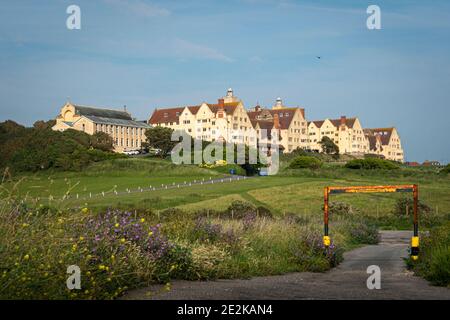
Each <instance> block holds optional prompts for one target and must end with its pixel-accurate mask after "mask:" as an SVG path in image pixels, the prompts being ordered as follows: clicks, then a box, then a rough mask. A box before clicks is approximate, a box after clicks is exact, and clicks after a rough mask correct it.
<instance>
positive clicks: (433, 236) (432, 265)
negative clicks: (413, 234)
mask: <svg viewBox="0 0 450 320" xmlns="http://www.w3.org/2000/svg"><path fill="white" fill-rule="evenodd" d="M420 250H421V251H420V257H419V259H418V260H417V261H413V260H408V266H409V267H410V268H411V269H412V270H414V271H415V272H416V274H418V275H420V276H422V277H424V278H425V279H427V280H429V281H430V282H431V283H433V284H435V285H438V286H446V287H450V222H448V221H447V223H445V224H444V225H442V226H438V227H435V228H433V229H432V230H431V231H430V234H429V235H424V236H422V237H421V244H420Z"/></svg>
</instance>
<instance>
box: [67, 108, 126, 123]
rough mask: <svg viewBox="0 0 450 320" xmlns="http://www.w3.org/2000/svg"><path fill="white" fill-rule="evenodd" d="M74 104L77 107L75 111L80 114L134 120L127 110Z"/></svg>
mask: <svg viewBox="0 0 450 320" xmlns="http://www.w3.org/2000/svg"><path fill="white" fill-rule="evenodd" d="M73 106H74V108H75V113H76V114H77V115H80V116H95V117H103V118H113V119H123V120H133V119H132V118H131V115H130V114H129V113H128V112H126V111H120V110H113V109H103V108H95V107H86V106H80V105H73Z"/></svg>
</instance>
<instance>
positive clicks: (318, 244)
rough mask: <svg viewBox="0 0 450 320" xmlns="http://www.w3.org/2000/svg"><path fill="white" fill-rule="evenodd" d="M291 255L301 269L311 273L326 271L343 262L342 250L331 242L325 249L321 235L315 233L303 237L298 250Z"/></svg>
mask: <svg viewBox="0 0 450 320" xmlns="http://www.w3.org/2000/svg"><path fill="white" fill-rule="evenodd" d="M293 255H294V257H295V259H296V260H297V262H298V263H299V264H300V265H301V266H302V267H304V268H305V269H306V270H308V271H312V272H324V271H327V270H329V269H330V268H333V267H336V266H337V265H338V264H339V263H340V262H341V261H342V260H343V252H342V250H341V249H340V248H338V247H337V246H336V244H335V243H333V242H332V243H331V245H330V246H329V247H325V246H324V245H323V240H322V235H321V234H319V233H316V232H313V233H309V234H307V235H306V236H303V237H302V239H301V246H300V248H297V249H295V250H294V254H293Z"/></svg>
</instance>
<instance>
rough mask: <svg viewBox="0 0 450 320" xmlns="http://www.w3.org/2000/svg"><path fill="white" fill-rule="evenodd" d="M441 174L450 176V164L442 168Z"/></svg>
mask: <svg viewBox="0 0 450 320" xmlns="http://www.w3.org/2000/svg"><path fill="white" fill-rule="evenodd" d="M440 173H442V174H449V173H450V163H449V164H447V165H446V166H445V167H444V168H442V169H441V171H440Z"/></svg>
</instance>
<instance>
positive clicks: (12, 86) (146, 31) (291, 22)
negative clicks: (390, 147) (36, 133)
mask: <svg viewBox="0 0 450 320" xmlns="http://www.w3.org/2000/svg"><path fill="white" fill-rule="evenodd" d="M71 4H76V5H78V6H80V8H81V13H82V17H81V18H82V29H81V30H72V31H71V30H68V29H67V28H66V19H67V17H68V15H67V14H66V8H67V7H68V6H69V5H71ZM370 4H376V5H378V6H380V8H381V12H382V30H372V31H371V30H368V29H367V28H366V19H367V16H368V15H367V13H366V8H367V7H368V6H369V5H370ZM316 56H321V57H322V59H320V60H319V59H317V58H316ZM449 57H450V3H449V2H448V1H445V0H433V1H432V2H431V1H427V2H425V1H416V0H409V1H406V0H395V1H394V0H390V1H381V0H372V1H364V0H361V1H356V0H352V1H351V0H342V1H319V0H315V1H306V0H305V1H294V0H285V1H275V0H227V1H212V0H210V1H207V0H183V1H174V0H172V1H153V0H151V1H144V0H96V1H92V0H91V1H81V0H79V1H77V0H71V1H65V0H52V1H50V0H40V1H32V0H29V1H23V0H16V1H9V2H8V3H6V1H3V2H2V3H1V4H0V110H1V112H0V121H3V120H6V119H14V120H16V121H18V122H20V123H23V124H26V125H31V124H32V123H33V122H34V121H35V120H38V119H50V118H54V117H55V116H56V114H57V113H58V110H59V108H60V107H61V106H62V105H63V104H64V103H65V102H66V101H67V97H70V100H71V101H72V102H76V103H79V104H87V105H95V106H106V107H117V108H121V107H122V106H123V105H127V107H128V110H130V111H131V112H132V113H133V115H134V116H135V117H137V118H139V119H146V118H148V116H149V115H150V114H151V113H152V111H153V109H154V108H155V107H164V106H175V105H187V104H198V103H200V102H202V101H208V102H214V101H216V100H217V98H218V97H220V96H222V95H224V94H225V91H226V89H227V88H228V87H232V88H233V89H234V91H235V94H236V95H237V96H239V97H240V98H242V99H243V100H244V104H245V106H246V107H252V106H254V105H255V104H256V102H257V101H259V103H260V104H261V105H264V106H271V105H272V104H273V102H274V100H275V98H276V97H278V96H280V97H282V98H283V101H284V102H285V104H286V105H290V106H296V105H299V106H302V107H305V108H306V117H307V119H308V120H317V119H322V118H326V117H339V116H341V115H347V116H349V117H350V116H358V117H359V118H360V120H361V122H362V124H363V126H365V127H384V126H396V127H397V128H398V130H399V133H400V135H401V137H402V140H403V145H404V148H405V152H406V157H407V160H418V161H423V160H426V159H434V160H439V161H441V162H449V161H450V142H449V141H450V139H449V138H450V135H449V125H448V121H449V119H450V105H449V101H450V90H449V88H450V87H449V84H450V58H449Z"/></svg>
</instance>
